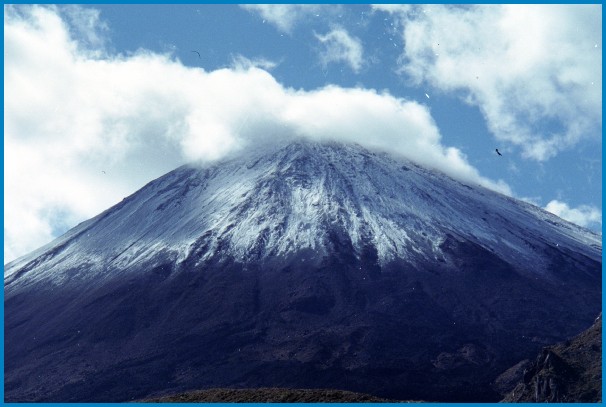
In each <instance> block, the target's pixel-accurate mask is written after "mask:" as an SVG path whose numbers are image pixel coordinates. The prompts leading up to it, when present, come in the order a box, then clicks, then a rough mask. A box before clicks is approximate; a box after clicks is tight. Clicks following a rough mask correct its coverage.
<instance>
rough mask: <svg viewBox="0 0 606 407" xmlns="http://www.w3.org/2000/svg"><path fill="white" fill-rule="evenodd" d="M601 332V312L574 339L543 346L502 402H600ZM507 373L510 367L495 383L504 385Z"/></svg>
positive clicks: (509, 372)
mask: <svg viewBox="0 0 606 407" xmlns="http://www.w3.org/2000/svg"><path fill="white" fill-rule="evenodd" d="M601 331H602V314H601V313H600V316H599V317H598V318H597V319H596V322H595V323H594V324H593V325H592V326H591V327H590V328H589V329H587V330H586V331H584V332H582V333H581V334H579V335H578V336H576V337H575V338H573V339H572V340H568V341H565V342H563V343H559V344H557V345H554V346H549V347H546V348H543V350H542V351H541V353H540V354H539V356H538V357H537V358H536V360H535V361H534V362H533V363H531V364H529V365H527V367H526V368H525V369H524V371H523V375H522V380H521V382H519V383H518V384H517V385H516V386H515V387H514V388H513V390H511V391H510V392H509V393H507V394H506V396H505V398H504V399H503V401H504V402H600V401H601V400H602V370H601V367H602V335H601ZM516 366H518V365H516ZM514 368H515V367H514ZM508 375H511V369H509V370H508V371H507V372H505V373H504V374H503V375H501V376H500V377H499V378H498V379H497V381H496V382H495V384H496V385H497V386H498V385H499V384H501V385H502V384H503V383H504V382H506V379H505V378H506V377H507V376H508ZM497 386H495V387H497ZM501 389H502V387H501Z"/></svg>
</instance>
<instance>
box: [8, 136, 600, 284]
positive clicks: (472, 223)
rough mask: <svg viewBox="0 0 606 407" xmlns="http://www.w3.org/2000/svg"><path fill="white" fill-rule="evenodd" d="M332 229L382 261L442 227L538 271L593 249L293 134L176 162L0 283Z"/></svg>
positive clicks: (451, 188) (263, 245) (437, 181)
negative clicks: (566, 253) (220, 157)
mask: <svg viewBox="0 0 606 407" xmlns="http://www.w3.org/2000/svg"><path fill="white" fill-rule="evenodd" d="M335 230H338V231H339V232H340V233H342V234H343V235H344V236H345V239H346V240H347V241H348V242H351V246H352V248H353V253H354V254H355V255H356V256H359V255H360V254H361V253H362V252H363V251H364V250H368V249H369V248H370V250H372V251H375V250H376V253H377V256H378V261H379V263H380V264H381V265H386V264H389V263H390V262H392V261H394V260H405V261H407V262H411V263H414V262H415V261H418V260H421V259H424V260H439V259H443V258H444V254H443V253H442V249H441V248H440V245H441V244H442V243H443V242H444V241H445V239H446V237H447V235H451V236H454V237H455V238H458V239H464V240H469V241H472V242H475V243H477V244H479V245H481V246H482V247H485V248H487V249H489V250H490V251H492V252H494V253H496V254H497V255H498V256H500V257H502V258H503V259H505V260H506V261H508V262H510V263H513V264H518V265H525V264H528V263H529V262H532V263H533V264H534V266H535V267H534V268H533V272H536V273H544V272H546V267H547V266H548V264H547V263H546V262H545V261H544V259H543V256H541V255H540V253H541V251H542V250H543V249H544V247H545V246H550V247H559V246H560V245H561V246H563V247H566V248H568V249H570V250H573V251H576V252H580V253H583V254H586V255H588V256H590V257H593V258H597V257H599V256H600V255H601V237H600V236H598V235H596V234H594V233H592V232H590V231H588V230H586V229H583V228H580V227H578V226H576V225H574V224H571V223H569V222H566V221H564V220H562V219H560V218H558V217H556V216H555V215H552V214H550V213H548V212H546V211H544V210H542V209H540V208H538V207H536V206H533V205H530V204H528V203H525V202H521V201H517V200H515V199H512V198H509V197H506V196H503V195H501V194H498V193H495V192H493V191H490V190H487V189H485V188H482V187H480V186H477V185H466V184H464V183H461V182H457V181H455V180H453V179H451V178H449V177H447V176H445V175H443V174H440V173H437V172H435V171H430V170H426V169H423V168H421V167H419V166H417V165H415V164H413V163H411V162H408V161H405V160H402V159H397V158H394V157H390V156H388V155H387V154H384V153H374V152H370V151H367V150H365V149H363V148H361V147H359V146H356V145H338V144H319V143H310V142H298V143H292V144H287V145H282V146H278V147H274V148H273V149H270V151H267V150H257V151H255V152H254V153H253V154H250V155H248V156H245V157H237V158H232V159H231V160H230V161H227V162H223V163H219V164H216V165H213V166H211V167H208V168H200V167H196V166H183V167H181V168H178V169H176V170H174V171H172V172H171V173H169V174H167V175H165V176H163V177H161V178H159V179H157V180H155V181H153V182H151V183H149V184H148V185H146V186H145V187H144V188H143V189H141V190H140V191H138V192H137V193H135V194H133V195H132V196H130V197H128V198H125V199H124V201H123V202H122V203H120V204H118V205H116V206H114V207H113V208H110V209H108V210H107V211H105V212H104V213H102V214H100V215H98V216H97V217H95V218H93V219H91V220H89V221H87V222H84V223H82V224H80V225H78V226H77V227H76V228H74V229H73V230H71V231H69V232H68V233H67V234H66V235H65V236H62V237H60V238H59V239H57V240H56V241H54V242H53V243H51V244H49V245H47V246H46V247H44V248H43V249H42V250H37V251H36V252H34V253H32V254H31V255H28V256H25V257H23V258H20V259H18V260H16V261H14V262H12V263H10V264H8V265H7V266H6V267H5V282H6V283H8V286H9V287H10V286H12V283H13V282H14V283H18V280H19V279H22V280H23V282H24V283H25V282H27V281H34V280H44V281H48V282H51V283H54V284H61V283H63V282H64V281H65V279H68V278H69V279H74V278H85V279H86V278H95V277H98V274H99V273H104V272H106V271H107V270H108V269H112V270H113V272H117V271H116V270H129V269H130V268H131V266H133V265H140V264H141V263H142V262H152V263H153V261H154V259H155V258H157V257H158V256H159V254H162V256H167V257H169V258H171V259H174V260H175V261H176V262H177V263H179V262H181V261H183V260H185V259H186V258H188V257H189V256H191V255H192V254H193V253H195V254H196V256H197V257H196V258H197V259H199V261H200V262H202V261H205V260H208V259H209V258H211V257H215V256H230V257H232V258H234V259H236V260H237V261H240V262H243V263H246V262H250V261H262V260H264V259H267V258H275V257H288V256H291V255H293V254H296V253H299V252H300V251H302V250H304V249H311V250H312V251H313V253H314V255H315V256H323V255H327V254H328V253H329V251H330V249H329V247H330V236H329V235H330V233H329V232H330V231H335ZM37 264H39V266H38V265H37ZM66 270H69V272H66ZM17 277H20V278H19V279H18V278H17Z"/></svg>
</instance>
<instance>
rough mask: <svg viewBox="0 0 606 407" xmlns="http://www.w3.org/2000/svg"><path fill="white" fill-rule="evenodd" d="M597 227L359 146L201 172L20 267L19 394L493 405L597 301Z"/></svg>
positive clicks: (259, 154)
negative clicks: (306, 394) (306, 397)
mask: <svg viewBox="0 0 606 407" xmlns="http://www.w3.org/2000/svg"><path fill="white" fill-rule="evenodd" d="M601 250H602V244H601V236H599V235H596V234H594V233H593V232H591V231H588V230H586V229H583V228H580V227H578V226H575V225H573V224H571V223H568V222H566V221H564V220H562V219H560V218H558V217H556V216H554V215H552V214H550V213H547V212H545V211H543V210H542V209H540V208H538V207H536V206H533V205H531V204H528V203H525V202H521V201H518V200H516V199H513V198H510V197H507V196H504V195H501V194H498V193H496V192H493V191H491V190H488V189H485V188H483V187H480V186H478V185H474V184H471V183H465V182H461V181H458V180H455V179H452V178H450V177H448V176H446V175H444V174H442V173H440V172H437V171H435V170H432V169H427V168H423V167H421V166H419V165H417V164H415V163H413V162H411V161H408V160H406V159H404V158H401V157H395V156H392V155H389V154H387V153H381V152H376V151H370V150H367V149H364V148H362V147H360V146H358V145H349V144H339V143H320V142H311V141H296V142H289V143H285V144H278V145H275V146H273V147H266V148H259V149H257V150H255V151H254V152H248V153H247V154H242V155H239V156H233V157H230V158H229V159H225V160H223V161H221V162H218V163H215V164H212V165H206V166H199V165H186V166H182V167H180V168H177V169H176V170H174V171H172V172H170V173H168V174H166V175H164V176H162V177H160V178H158V179H156V180H154V181H152V182H150V183H149V184H147V185H146V186H144V187H143V188H142V189H140V190H139V191H137V192H136V193H134V194H133V195H131V196H129V197H127V198H125V199H124V200H123V201H122V202H120V203H119V204H117V205H115V206H114V207H112V208H110V209H108V210H106V211H105V212H103V213H101V214H100V215H98V216H96V217H94V218H92V219H90V220H88V221H85V222H83V223H81V224H79V225H78V226H76V227H75V228H73V229H71V230H70V231H68V232H67V233H66V234H65V235H63V236H61V237H59V238H58V239H56V240H55V241H53V242H51V243H50V244H48V245H47V246H44V247H42V248H40V249H38V250H36V251H35V252H33V253H31V254H29V255H26V256H24V257H22V258H20V259H17V260H15V261H13V262H11V263H9V264H7V265H6V266H5V272H4V273H5V274H4V310H5V311H4V312H5V314H4V328H5V347H4V352H5V353H4V356H5V371H4V373H5V400H6V401H10V402H25V401H45V402H66V401H68V402H82V401H90V402H92V401H94V402H105V401H127V400H132V399H143V398H146V397H150V396H154V395H161V394H169V393H176V392H180V391H185V390H192V389H198V390H203V389H211V388H235V389H237V388H248V389H251V388H252V389H254V388H262V387H263V388H293V389H305V388H308V389H309V388H323V389H339V390H348V391H355V392H362V393H367V394H371V395H374V396H377V397H385V398H389V399H412V400H427V401H496V400H498V399H499V398H500V396H499V395H498V393H497V392H495V391H494V390H493V389H492V387H491V384H492V382H493V381H494V380H495V378H496V377H498V376H499V374H501V373H503V372H504V371H505V370H506V369H508V368H510V367H511V366H513V365H514V364H516V363H517V362H519V361H520V360H523V359H529V358H533V357H534V356H535V355H536V354H537V352H538V351H540V349H541V348H542V347H544V346H546V345H550V344H553V343H556V342H559V341H561V340H564V339H566V338H569V337H572V336H574V335H576V334H577V333H579V332H580V331H582V330H583V329H584V328H586V327H587V326H588V325H590V324H591V322H592V321H593V320H594V319H595V317H596V315H598V314H599V312H600V309H601Z"/></svg>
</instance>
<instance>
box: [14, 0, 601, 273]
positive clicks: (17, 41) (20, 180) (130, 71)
mask: <svg viewBox="0 0 606 407" xmlns="http://www.w3.org/2000/svg"><path fill="white" fill-rule="evenodd" d="M601 14H602V13H601V5H584V6H576V5H575V6H566V5H556V6H550V5H538V6H536V5H535V6H530V5H508V6H501V5H484V6H443V5H430V6H423V5H415V6H401V5H390V6H368V5H346V6H337V5H316V6H309V5H292V4H291V5H250V6H245V7H241V6H238V5H159V4H157V5H112V4H102V5H86V6H73V5H69V6H68V5H64V6H42V7H40V6H34V7H32V6H6V5H5V9H4V26H5V31H4V33H5V39H4V44H5V54H4V56H5V143H4V146H5V150H4V151H5V167H4V168H5V190H4V192H5V215H4V216H5V226H4V237H5V249H4V255H5V263H6V262H7V261H10V260H12V259H14V258H16V257H18V256H20V255H23V254H26V253H27V252H29V251H31V250H33V249H35V248H37V247H39V246H40V245H42V244H44V243H46V242H48V241H50V240H51V239H52V238H54V237H57V236H58V235H59V234H60V233H62V232H64V231H65V230H67V229H68V228H70V227H73V226H75V225H76V224H77V223H79V222H81V221H83V220H85V219H88V218H90V217H92V216H94V215H96V214H97V213H99V212H101V211H102V210H104V209H106V208H108V207H109V206H111V205H113V204H115V203H117V202H119V201H120V200H121V199H122V198H123V197H124V196H127V195H129V194H131V193H133V192H134V191H136V190H137V189H138V188H140V187H141V186H143V185H144V184H145V183H146V182H149V181H150V180H152V179H154V178H157V177H159V176H161V175H163V174H164V173H166V172H168V171H170V170H171V169H173V168H175V167H177V166H178V165H181V164H183V163H185V162H189V161H192V160H201V161H213V160H217V159H221V158H222V157H224V156H225V155H227V154H230V153H232V152H234V151H245V150H246V148H247V147H250V146H251V145H254V144H256V143H257V142H259V141H262V140H266V139H272V138H280V137H284V136H285V135H289V136H290V135H295V136H298V137H310V138H320V139H337V140H342V141H354V142H359V143H361V144H363V145H367V146H369V147H371V148H379V149H383V150H388V151H392V152H393V153H395V154H400V155H403V156H406V157H408V158H410V159H413V160H416V161H418V162H419V163H421V164H424V165H428V166H431V167H434V168H437V169H439V170H441V171H444V172H446V173H448V174H450V175H452V176H454V177H457V178H459V179H462V180H464V181H466V182H473V183H477V184H482V185H485V186H488V187H490V188H493V189H495V190H498V191H500V192H503V193H507V194H509V195H512V196H514V197H517V198H521V199H525V200H528V201H530V202H533V203H534V204H536V205H538V206H541V207H544V208H547V209H548V210H550V211H552V212H554V213H556V214H557V215H559V216H561V217H564V218H567V219H569V220H571V221H573V222H575V223H578V224H581V225H583V226H587V227H589V228H591V229H593V230H596V231H598V230H601V207H602V200H601V199H602V171H601V168H602V141H601V131H602V117H601V110H602V105H601V103H602V100H601V98H602V92H601V89H602V76H601V75H602V36H601V32H602V29H601V25H602V20H601ZM192 51H197V52H198V53H199V54H200V56H198V54H197V53H194V52H192ZM495 148H499V150H500V151H501V152H502V153H503V156H502V157H499V156H497V155H496V153H495V151H494V150H495Z"/></svg>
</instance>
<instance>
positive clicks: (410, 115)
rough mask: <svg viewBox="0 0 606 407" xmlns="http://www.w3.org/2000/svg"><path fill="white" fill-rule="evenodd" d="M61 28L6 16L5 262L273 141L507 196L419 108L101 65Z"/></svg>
mask: <svg viewBox="0 0 606 407" xmlns="http://www.w3.org/2000/svg"><path fill="white" fill-rule="evenodd" d="M69 24H70V23H69V19H66V18H65V17H64V15H62V14H61V13H60V12H58V11H57V8H54V7H43V6H18V7H8V8H6V9H5V25H4V35H5V37H4V38H5V40H4V41H5V42H4V45H5V121H4V125H5V128H4V129H5V137H4V148H5V178H4V180H5V184H4V185H5V186H4V188H5V190H4V192H5V195H4V196H5V201H4V204H5V206H4V207H5V212H4V219H5V224H4V237H5V240H4V256H5V257H4V259H5V262H6V261H8V260H11V259H13V258H15V257H17V256H19V255H22V254H25V253H27V252H29V251H31V250H33V249H35V248H37V247H38V246H40V245H42V244H44V243H46V242H48V241H49V240H51V238H53V237H56V236H57V233H59V232H61V231H62V230H65V228H66V227H70V226H73V225H75V224H76V223H77V222H80V221H82V220H84V219H87V218H89V217H92V216H94V215H96V214H97V213H99V212H100V211H102V210H104V209H106V208H108V207H109V206H111V205H112V204H114V203H117V202H119V201H120V200H121V199H122V198H123V197H125V196H126V195H128V194H130V193H132V192H134V191H135V190H137V189H138V188H140V187H141V186H143V185H144V184H145V183H146V182H148V181H150V180H151V179H154V178H156V177H159V176H161V175H162V174H164V173H166V172H168V171H169V170H171V169H173V168H175V167H177V166H178V165H181V164H183V163H185V162H188V161H195V160H202V161H212V160H217V159H221V158H222V157H225V156H226V155H227V154H231V153H234V152H238V151H240V152H243V151H245V150H246V147H247V146H252V145H256V144H259V143H261V142H263V141H264V140H276V139H280V138H281V137H306V138H312V139H328V140H337V141H339V140H340V141H350V142H358V143H360V144H362V145H364V146H367V147H371V148H376V149H382V150H385V151H390V152H393V153H395V154H401V155H402V156H405V157H409V158H410V159H412V160H414V161H416V162H419V163H420V164H424V165H426V166H429V167H432V168H437V169H439V170H442V171H444V172H446V173H448V174H450V175H451V176H454V177H456V178H459V179H463V180H467V181H469V182H474V183H479V184H482V185H486V186H489V187H491V188H494V189H497V190H500V191H503V192H510V191H509V188H508V186H507V185H506V184H505V183H503V182H494V181H491V180H489V179H486V178H485V177H482V176H481V175H480V174H479V173H478V171H477V170H476V169H475V168H474V167H472V166H471V165H470V164H469V163H468V162H467V160H466V157H465V156H464V155H463V154H462V153H461V151H460V150H458V149H456V148H453V147H448V146H445V145H443V144H442V142H441V136H440V132H439V130H438V128H437V126H436V124H435V122H434V120H433V118H432V117H431V114H430V112H429V110H428V108H427V107H426V106H424V105H421V104H419V103H417V102H415V101H410V100H405V99H402V98H397V97H394V96H392V95H390V94H388V93H378V92H376V91H374V90H371V89H361V88H341V87H337V86H328V87H325V88H321V89H316V90H311V91H305V90H294V89H292V88H287V87H284V86H283V85H281V84H280V83H278V82H277V81H276V79H275V78H274V77H273V76H272V75H271V74H270V73H268V72H267V71H266V70H263V69H260V68H258V67H257V66H258V64H257V63H253V62H250V61H249V60H244V59H243V60H242V61H244V62H242V61H241V63H240V64H239V66H235V67H231V68H224V69H219V70H215V71H211V72H207V71H204V70H202V69H199V68H190V67H186V66H184V65H182V64H181V63H180V62H179V61H178V60H176V59H173V58H172V57H171V56H170V54H164V55H159V54H154V53H151V52H149V51H145V50H141V51H139V52H138V53H136V54H134V55H131V56H123V55H106V56H105V57H99V55H101V54H103V52H98V53H96V52H94V51H95V48H94V47H92V45H91V42H90V41H87V42H85V43H82V42H80V38H79V37H78V36H77V33H76V31H75V30H73V29H72V27H71V26H70V25H69ZM102 33H103V30H101V31H100V32H99V33H98V35H102ZM100 43H102V41H101V42H100ZM101 51H103V50H101ZM249 62H250V63H249ZM266 68H269V66H266Z"/></svg>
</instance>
